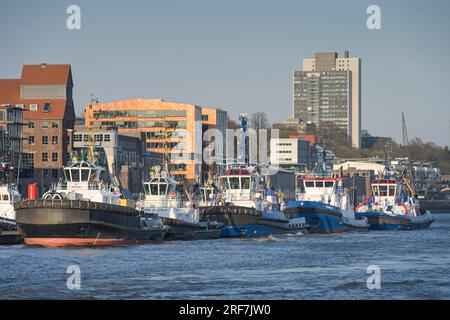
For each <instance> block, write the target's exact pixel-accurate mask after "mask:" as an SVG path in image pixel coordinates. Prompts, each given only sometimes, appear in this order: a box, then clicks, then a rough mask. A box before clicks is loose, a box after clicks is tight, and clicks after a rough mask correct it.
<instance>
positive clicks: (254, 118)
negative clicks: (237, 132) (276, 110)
mask: <svg viewBox="0 0 450 320" xmlns="http://www.w3.org/2000/svg"><path fill="white" fill-rule="evenodd" d="M250 127H251V128H252V129H255V130H256V131H258V130H259V129H268V128H269V127H270V123H269V119H268V117H267V114H266V113H265V112H255V113H253V114H252V115H251V116H250Z"/></svg>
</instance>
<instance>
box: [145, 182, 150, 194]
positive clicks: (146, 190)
mask: <svg viewBox="0 0 450 320" xmlns="http://www.w3.org/2000/svg"><path fill="white" fill-rule="evenodd" d="M144 192H145V194H150V186H149V185H148V183H144Z"/></svg>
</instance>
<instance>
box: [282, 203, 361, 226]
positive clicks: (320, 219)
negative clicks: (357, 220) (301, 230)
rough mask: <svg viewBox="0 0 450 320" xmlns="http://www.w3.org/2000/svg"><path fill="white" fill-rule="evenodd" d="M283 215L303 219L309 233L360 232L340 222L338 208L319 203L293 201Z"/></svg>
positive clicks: (340, 216) (340, 215) (340, 217)
mask: <svg viewBox="0 0 450 320" xmlns="http://www.w3.org/2000/svg"><path fill="white" fill-rule="evenodd" d="M285 213H286V214H287V215H288V216H289V217H290V218H301V217H304V218H305V220H306V224H308V225H309V232H310V233H344V232H350V231H355V230H361V228H355V227H352V226H349V225H346V224H344V223H343V222H342V213H341V210H340V208H338V207H334V206H330V205H326V204H324V203H321V202H315V201H293V202H290V203H289V205H288V207H287V208H286V210H285ZM366 230H367V228H366Z"/></svg>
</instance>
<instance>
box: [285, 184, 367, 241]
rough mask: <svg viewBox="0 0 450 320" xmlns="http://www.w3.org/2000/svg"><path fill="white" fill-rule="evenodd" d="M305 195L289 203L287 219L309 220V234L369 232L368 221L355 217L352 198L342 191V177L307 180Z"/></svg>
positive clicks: (302, 194)
mask: <svg viewBox="0 0 450 320" xmlns="http://www.w3.org/2000/svg"><path fill="white" fill-rule="evenodd" d="M301 183H302V184H303V185H302V188H301V189H303V190H302V192H301V193H300V195H299V196H298V199H297V200H296V201H292V202H290V203H288V205H287V207H286V209H285V210H284V212H285V214H286V215H287V216H288V217H293V218H294V217H297V218H298V217H301V218H304V219H306V223H307V224H308V225H309V232H310V233H343V232H350V231H367V230H368V228H369V223H368V220H367V218H364V217H362V218H358V217H356V216H355V212H354V207H353V205H352V204H351V201H350V195H349V194H348V192H347V191H346V190H345V189H344V188H343V178H342V177H334V176H331V175H329V176H312V177H305V178H304V179H303V181H302V182H301Z"/></svg>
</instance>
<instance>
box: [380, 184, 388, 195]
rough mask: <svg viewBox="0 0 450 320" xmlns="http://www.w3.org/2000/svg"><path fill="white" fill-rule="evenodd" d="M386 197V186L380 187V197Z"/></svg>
mask: <svg viewBox="0 0 450 320" xmlns="http://www.w3.org/2000/svg"><path fill="white" fill-rule="evenodd" d="M386 196H387V186H380V197H386Z"/></svg>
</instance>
